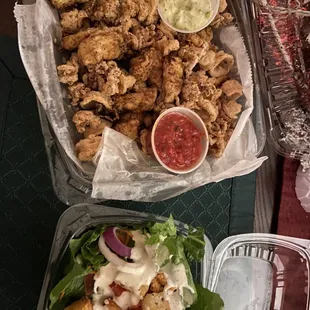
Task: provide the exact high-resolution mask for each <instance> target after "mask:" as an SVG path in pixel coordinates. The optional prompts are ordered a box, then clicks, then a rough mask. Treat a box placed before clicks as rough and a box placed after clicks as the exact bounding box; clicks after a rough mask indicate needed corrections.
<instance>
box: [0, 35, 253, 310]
mask: <svg viewBox="0 0 310 310" xmlns="http://www.w3.org/2000/svg"><path fill="white" fill-rule="evenodd" d="M0 94H1V96H0V210H1V211H0V305H1V306H0V309H3V310H5V309H9V310H15V309H29V310H30V309H35V308H36V303H37V299H38V296H39V293H40V288H41V284H42V280H43V277H44V272H45V268H46V263H47V260H48V255H49V251H50V247H51V242H52V238H53V234H54V230H55V227H56V223H57V221H58V218H59V216H60V215H61V213H62V212H63V211H64V210H65V209H66V208H67V207H68V206H66V205H64V204H63V203H62V202H60V201H59V200H58V199H57V197H56V196H55V195H54V192H53V188H52V182H51V178H50V174H49V168H48V163H47V158H46V153H45V148H44V140H43V137H42V133H41V128H40V123H39V119H38V113H37V108H36V97H35V93H34V91H33V89H32V87H31V83H30V82H29V80H28V77H27V74H26V72H25V71H24V68H23V66H22V63H21V60H20V57H19V52H18V47H17V42H16V39H13V38H8V37H5V36H2V37H0ZM254 198H255V173H253V174H251V175H248V176H245V177H241V178H235V179H228V180H225V181H223V182H221V183H219V184H211V185H208V186H206V187H202V188H200V189H196V190H195V191H193V192H190V193H188V194H185V195H183V196H182V197H178V198H177V199H175V200H170V201H168V202H165V203H162V204H160V203H157V204H137V203H134V202H116V201H113V202H108V204H109V205H110V206H115V207H124V208H130V209H136V210H144V211H148V212H153V213H159V214H163V213H167V208H168V210H169V212H170V211H171V212H173V213H174V214H175V216H176V217H177V218H178V219H181V220H183V221H185V222H189V223H194V224H196V225H198V224H199V225H203V226H204V227H205V231H206V233H207V235H208V236H209V237H210V238H211V240H212V243H213V246H216V245H217V244H218V243H219V242H220V241H221V240H222V239H224V238H225V237H227V236H228V235H233V234H237V233H245V232H251V231H252V228H253V216H254V215H253V214H254ZM185 206H186V208H187V210H185Z"/></svg>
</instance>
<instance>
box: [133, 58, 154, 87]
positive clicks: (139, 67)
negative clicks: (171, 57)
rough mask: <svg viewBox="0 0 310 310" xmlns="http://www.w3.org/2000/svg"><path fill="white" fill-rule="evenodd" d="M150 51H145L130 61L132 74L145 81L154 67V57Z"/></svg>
mask: <svg viewBox="0 0 310 310" xmlns="http://www.w3.org/2000/svg"><path fill="white" fill-rule="evenodd" d="M150 56H151V55H150V53H148V52H144V53H143V54H142V55H140V56H138V57H135V58H132V59H131V61H130V70H129V72H130V74H132V75H133V76H134V77H135V78H136V79H137V80H138V81H142V82H145V81H146V80H147V79H148V78H149V76H150V74H151V70H152V68H153V59H152V58H151V57H150Z"/></svg>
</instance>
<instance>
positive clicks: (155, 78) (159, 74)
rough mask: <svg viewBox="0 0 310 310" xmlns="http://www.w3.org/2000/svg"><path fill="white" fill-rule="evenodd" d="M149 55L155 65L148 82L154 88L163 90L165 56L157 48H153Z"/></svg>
mask: <svg viewBox="0 0 310 310" xmlns="http://www.w3.org/2000/svg"><path fill="white" fill-rule="evenodd" d="M148 54H149V57H150V59H152V63H153V65H152V70H151V73H150V75H149V79H148V81H149V83H150V84H151V85H152V86H155V87H157V88H158V89H161V87H162V83H163V55H162V53H161V52H160V51H158V50H156V49H155V48H151V49H150V50H149V52H148Z"/></svg>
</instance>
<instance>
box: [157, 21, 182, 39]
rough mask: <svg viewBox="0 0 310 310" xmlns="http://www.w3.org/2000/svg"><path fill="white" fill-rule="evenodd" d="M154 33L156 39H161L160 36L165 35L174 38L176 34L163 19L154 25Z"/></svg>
mask: <svg viewBox="0 0 310 310" xmlns="http://www.w3.org/2000/svg"><path fill="white" fill-rule="evenodd" d="M156 35H157V38H158V39H161V38H162V37H164V36H165V37H167V38H168V39H170V40H174V38H175V37H176V36H177V32H176V31H174V30H172V29H170V28H169V27H167V26H166V25H165V24H164V23H163V21H161V22H160V23H159V24H158V25H157V26H156Z"/></svg>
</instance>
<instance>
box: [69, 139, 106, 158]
mask: <svg viewBox="0 0 310 310" xmlns="http://www.w3.org/2000/svg"><path fill="white" fill-rule="evenodd" d="M100 141H101V136H95V135H90V136H88V137H87V138H85V139H82V140H80V141H79V142H78V143H77V144H76V145H75V150H76V152H77V156H78V159H79V160H80V161H92V159H93V158H94V156H95V155H96V153H97V151H98V148H99V145H100Z"/></svg>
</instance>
